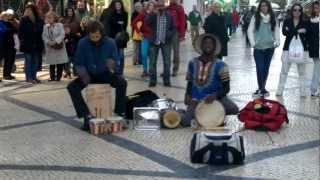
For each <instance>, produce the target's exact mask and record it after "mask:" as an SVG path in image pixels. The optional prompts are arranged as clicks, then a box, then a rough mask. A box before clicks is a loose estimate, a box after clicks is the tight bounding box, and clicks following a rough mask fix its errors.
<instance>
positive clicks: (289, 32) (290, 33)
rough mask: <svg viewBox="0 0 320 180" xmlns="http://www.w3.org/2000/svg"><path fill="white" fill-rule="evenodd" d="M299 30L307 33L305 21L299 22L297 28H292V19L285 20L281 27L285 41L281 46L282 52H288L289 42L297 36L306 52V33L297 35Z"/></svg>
mask: <svg viewBox="0 0 320 180" xmlns="http://www.w3.org/2000/svg"><path fill="white" fill-rule="evenodd" d="M299 29H305V30H306V31H307V24H306V22H305V21H303V20H302V21H300V22H299V24H298V25H297V26H294V24H293V19H292V18H290V19H286V20H285V21H284V23H283V26H282V34H283V35H284V36H286V40H285V42H284V46H283V50H284V51H288V50H289V46H290V42H291V40H292V38H293V37H296V36H297V35H299V37H300V39H301V42H302V45H303V48H304V50H305V51H307V37H306V33H298V30H299Z"/></svg>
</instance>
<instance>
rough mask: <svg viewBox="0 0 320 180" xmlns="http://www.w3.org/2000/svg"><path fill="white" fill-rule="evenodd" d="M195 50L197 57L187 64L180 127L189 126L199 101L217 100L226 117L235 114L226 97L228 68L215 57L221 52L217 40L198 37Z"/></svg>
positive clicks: (210, 36)
mask: <svg viewBox="0 0 320 180" xmlns="http://www.w3.org/2000/svg"><path fill="white" fill-rule="evenodd" d="M195 50H196V51H197V52H198V53H199V54H200V56H199V57H196V58H194V59H193V60H191V61H190V62H189V65H188V71H187V81H188V85H187V90H186V95H185V104H186V105H187V112H186V116H185V118H183V119H184V120H183V122H182V123H181V124H182V125H183V126H190V124H191V121H192V119H194V118H195V109H196V106H197V105H198V103H199V102H201V101H204V102H205V103H207V104H210V103H213V102H214V101H216V100H217V101H219V102H220V103H221V104H222V105H223V107H224V109H225V112H226V115H232V114H237V113H238V112H239V109H238V107H237V105H236V104H235V103H234V102H232V101H231V100H230V99H229V98H227V94H228V93H229V91H230V76H229V68H228V66H227V64H225V63H224V62H223V61H222V60H220V59H218V58H217V55H218V54H219V53H220V51H221V44H220V41H219V40H218V38H216V37H215V36H214V35H211V34H203V35H201V36H200V37H199V38H198V40H197V41H196V44H195Z"/></svg>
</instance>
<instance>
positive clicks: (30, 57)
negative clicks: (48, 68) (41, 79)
mask: <svg viewBox="0 0 320 180" xmlns="http://www.w3.org/2000/svg"><path fill="white" fill-rule="evenodd" d="M40 56H41V55H40V53H38V52H33V53H25V54H24V57H25V63H24V64H25V65H24V68H25V69H24V71H25V74H26V80H27V81H31V80H36V79H37V71H38V67H39V57H40Z"/></svg>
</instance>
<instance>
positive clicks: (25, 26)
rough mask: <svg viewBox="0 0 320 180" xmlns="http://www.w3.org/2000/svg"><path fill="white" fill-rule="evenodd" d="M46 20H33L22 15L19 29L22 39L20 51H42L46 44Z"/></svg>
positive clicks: (19, 35)
mask: <svg viewBox="0 0 320 180" xmlns="http://www.w3.org/2000/svg"><path fill="white" fill-rule="evenodd" d="M43 25H44V22H43V21H42V20H41V19H40V18H36V20H35V22H32V21H31V20H30V19H29V18H28V17H22V19H21V21H20V26H19V30H18V37H19V40H20V51H21V52H24V53H34V52H38V53H42V51H43V49H44V44H43V40H42V36H41V35H42V32H43Z"/></svg>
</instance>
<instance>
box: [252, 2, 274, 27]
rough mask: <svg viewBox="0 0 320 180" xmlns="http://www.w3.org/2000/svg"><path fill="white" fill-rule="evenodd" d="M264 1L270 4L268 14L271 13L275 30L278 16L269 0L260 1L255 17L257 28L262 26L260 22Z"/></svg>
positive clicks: (271, 21) (271, 20)
mask: <svg viewBox="0 0 320 180" xmlns="http://www.w3.org/2000/svg"><path fill="white" fill-rule="evenodd" d="M262 3H265V4H266V5H267V6H268V14H269V15H270V24H271V30H272V31H274V29H275V26H276V17H275V15H274V12H273V10H272V7H271V3H270V1H268V0H261V1H260V2H259V5H258V9H257V11H256V14H255V16H254V17H255V29H256V30H258V29H259V27H260V23H261V15H260V12H261V4H262Z"/></svg>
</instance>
